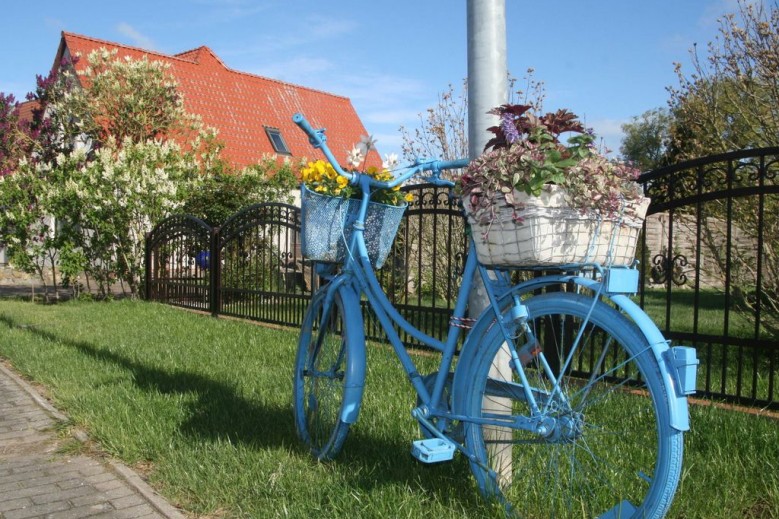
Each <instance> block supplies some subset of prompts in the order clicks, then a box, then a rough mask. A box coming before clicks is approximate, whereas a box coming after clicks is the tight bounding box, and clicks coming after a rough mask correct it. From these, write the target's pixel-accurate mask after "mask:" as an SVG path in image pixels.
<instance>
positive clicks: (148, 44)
mask: <svg viewBox="0 0 779 519" xmlns="http://www.w3.org/2000/svg"><path fill="white" fill-rule="evenodd" d="M116 30H117V31H119V34H122V35H124V36H126V37H128V38H130V41H131V43H132V45H134V46H136V47H140V48H142V49H147V50H157V45H156V44H155V43H154V41H153V40H152V39H151V38H149V37H148V36H146V35H145V34H141V33H140V32H139V31H138V30H136V29H135V28H134V27H133V26H132V25H130V24H129V23H126V22H120V23H119V25H117V26H116Z"/></svg>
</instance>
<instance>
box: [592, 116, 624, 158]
mask: <svg viewBox="0 0 779 519" xmlns="http://www.w3.org/2000/svg"><path fill="white" fill-rule="evenodd" d="M627 122H629V119H624V120H619V119H598V120H595V121H587V126H591V127H592V129H593V130H594V131H595V135H596V136H597V137H598V142H596V143H595V144H596V145H598V146H600V145H603V146H604V147H605V148H606V149H608V150H610V151H611V152H612V154H618V153H619V147H620V145H621V144H622V137H623V136H624V132H623V131H622V125H623V124H625V123H627Z"/></svg>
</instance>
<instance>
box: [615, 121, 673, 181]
mask: <svg viewBox="0 0 779 519" xmlns="http://www.w3.org/2000/svg"><path fill="white" fill-rule="evenodd" d="M670 128H671V115H670V113H669V112H668V110H665V109H663V108H657V109H654V110H648V111H646V112H644V113H643V114H641V116H639V117H633V118H632V119H631V121H630V122H629V123H625V124H623V125H622V131H623V132H624V133H625V136H624V137H623V139H622V145H621V146H620V148H619V151H620V153H621V154H622V157H623V158H624V159H625V160H627V161H630V162H632V163H633V164H635V165H636V167H637V168H638V169H640V170H641V171H651V170H653V169H656V168H659V167H661V166H665V165H667V162H668V155H667V153H668V147H669V145H670V138H671V132H670Z"/></svg>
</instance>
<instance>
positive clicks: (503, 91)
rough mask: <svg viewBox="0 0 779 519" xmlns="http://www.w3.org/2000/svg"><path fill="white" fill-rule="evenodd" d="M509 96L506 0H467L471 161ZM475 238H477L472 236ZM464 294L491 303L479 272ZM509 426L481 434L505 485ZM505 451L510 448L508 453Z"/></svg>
mask: <svg viewBox="0 0 779 519" xmlns="http://www.w3.org/2000/svg"><path fill="white" fill-rule="evenodd" d="M507 101H508V70H507V64H506V2H505V0H468V155H469V156H470V158H471V160H473V159H474V158H476V157H477V156H479V155H480V154H481V152H482V151H483V150H484V145H485V144H486V143H487V141H488V140H489V139H490V136H491V134H490V133H489V132H488V131H487V128H489V127H490V126H495V124H496V123H497V122H498V118H497V116H494V115H490V114H488V113H487V112H488V111H489V110H490V109H491V108H494V107H496V106H498V105H501V104H503V103H506V102H507ZM476 239H478V237H477V238H476ZM475 277H476V279H474V283H473V289H472V290H471V293H470V294H469V298H468V312H469V313H470V315H471V317H474V318H475V317H476V316H478V315H479V314H481V312H482V311H483V310H484V309H485V308H487V307H488V306H489V299H488V297H487V292H486V290H485V288H484V284H483V283H482V281H481V277H480V276H479V274H478V273H477V274H476V276H475ZM510 359H511V357H510V355H509V352H508V348H507V347H505V345H504V348H503V349H502V350H501V351H500V352H498V354H497V358H496V360H497V361H499V362H498V364H499V365H498V366H493V368H492V370H491V371H490V376H491V377H495V378H496V379H504V380H505V379H506V377H508V379H509V380H510V377H511V370H510V368H509V361H510ZM484 406H485V409H488V412H492V413H504V412H506V409H509V410H510V409H511V402H510V401H507V400H505V399H498V398H493V399H491V400H489V401H487V400H485V402H484ZM511 438H512V431H511V429H509V428H495V429H494V430H490V431H485V439H486V440H488V441H489V442H491V444H492V447H491V448H490V449H489V452H488V456H489V457H490V459H491V460H492V468H493V469H494V470H495V472H496V473H497V477H498V484H499V485H501V486H503V485H508V484H510V483H511V479H512V463H511V449H503V448H501V446H502V445H506V444H508V445H510V444H511ZM507 450H508V452H506V451H507Z"/></svg>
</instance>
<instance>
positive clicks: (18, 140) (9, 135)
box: [0, 92, 28, 176]
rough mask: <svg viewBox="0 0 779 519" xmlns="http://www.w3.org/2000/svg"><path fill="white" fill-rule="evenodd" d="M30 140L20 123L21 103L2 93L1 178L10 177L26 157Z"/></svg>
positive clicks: (0, 102)
mask: <svg viewBox="0 0 779 519" xmlns="http://www.w3.org/2000/svg"><path fill="white" fill-rule="evenodd" d="M27 147H28V139H27V136H26V134H25V133H24V132H23V131H22V128H21V127H20V123H19V103H18V102H17V101H16V99H15V98H14V96H13V94H8V95H5V94H3V93H2V92H0V176H3V175H8V174H9V173H12V172H13V171H14V170H15V169H16V166H17V164H18V163H19V160H20V159H21V158H22V157H23V156H24V155H25V151H26V149H27Z"/></svg>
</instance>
